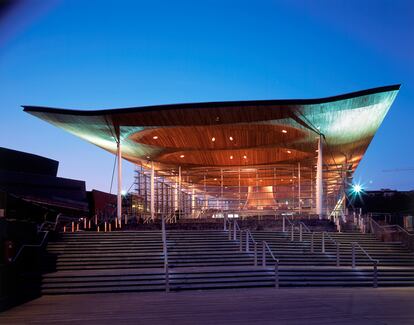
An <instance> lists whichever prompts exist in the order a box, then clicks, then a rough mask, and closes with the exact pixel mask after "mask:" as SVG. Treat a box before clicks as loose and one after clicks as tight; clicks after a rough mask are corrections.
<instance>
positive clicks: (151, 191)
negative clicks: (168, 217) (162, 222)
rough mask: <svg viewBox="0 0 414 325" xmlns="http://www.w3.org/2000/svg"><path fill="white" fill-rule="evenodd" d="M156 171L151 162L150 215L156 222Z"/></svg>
mask: <svg viewBox="0 0 414 325" xmlns="http://www.w3.org/2000/svg"><path fill="white" fill-rule="evenodd" d="M154 185H155V170H154V163H153V162H152V161H151V180H150V213H151V219H152V220H155V195H154V193H155V192H154V191H155V188H154Z"/></svg>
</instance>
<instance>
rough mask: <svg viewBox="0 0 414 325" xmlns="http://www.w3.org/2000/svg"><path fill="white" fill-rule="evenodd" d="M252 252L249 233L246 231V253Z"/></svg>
mask: <svg viewBox="0 0 414 325" xmlns="http://www.w3.org/2000/svg"><path fill="white" fill-rule="evenodd" d="M249 251H250V240H249V231H248V230H246V253H248V252H249Z"/></svg>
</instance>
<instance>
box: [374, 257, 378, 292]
mask: <svg viewBox="0 0 414 325" xmlns="http://www.w3.org/2000/svg"><path fill="white" fill-rule="evenodd" d="M377 264H378V263H377V261H374V274H373V277H374V279H373V282H374V283H373V285H374V288H377V287H378V265H377Z"/></svg>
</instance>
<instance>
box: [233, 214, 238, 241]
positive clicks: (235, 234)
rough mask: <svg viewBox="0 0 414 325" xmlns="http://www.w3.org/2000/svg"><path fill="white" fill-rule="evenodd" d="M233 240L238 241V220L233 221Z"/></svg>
mask: <svg viewBox="0 0 414 325" xmlns="http://www.w3.org/2000/svg"><path fill="white" fill-rule="evenodd" d="M233 240H237V229H236V220H234V219H233Z"/></svg>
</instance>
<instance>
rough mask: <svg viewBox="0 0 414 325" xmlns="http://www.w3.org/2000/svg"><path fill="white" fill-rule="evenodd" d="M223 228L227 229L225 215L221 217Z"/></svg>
mask: <svg viewBox="0 0 414 325" xmlns="http://www.w3.org/2000/svg"><path fill="white" fill-rule="evenodd" d="M223 230H224V231H227V220H226V217H223Z"/></svg>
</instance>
